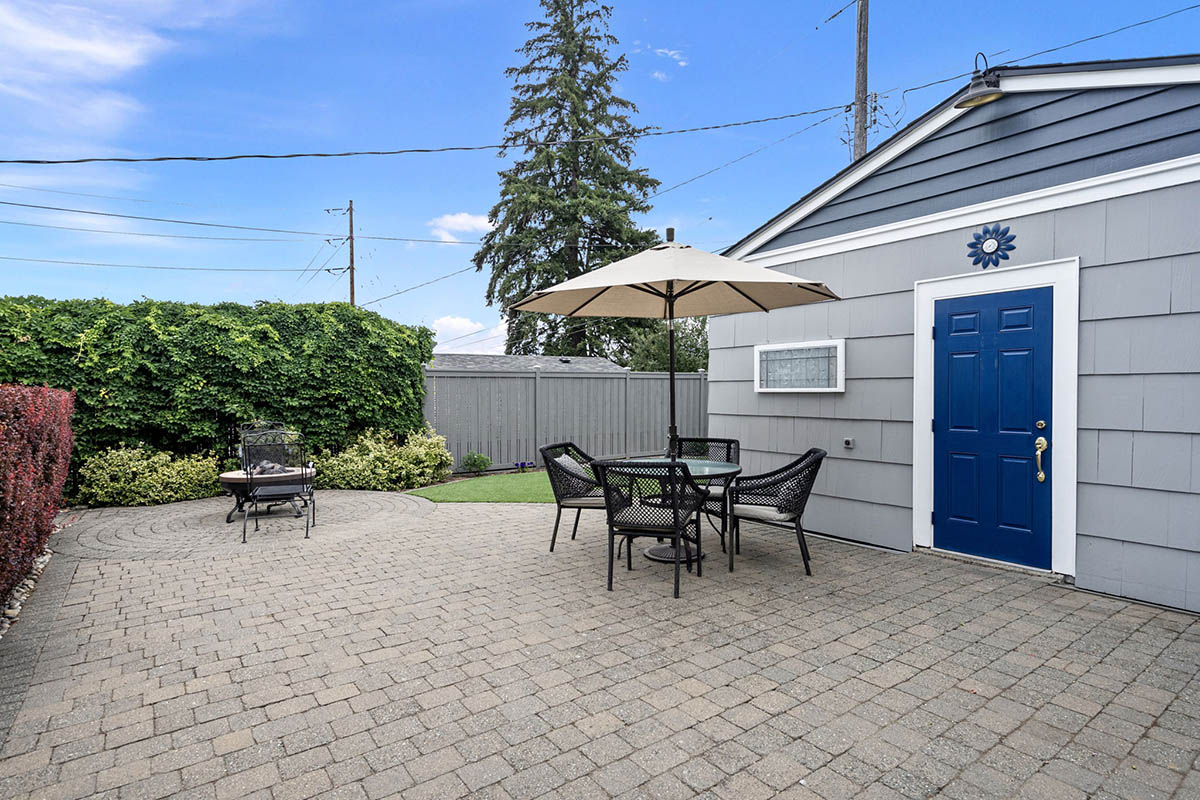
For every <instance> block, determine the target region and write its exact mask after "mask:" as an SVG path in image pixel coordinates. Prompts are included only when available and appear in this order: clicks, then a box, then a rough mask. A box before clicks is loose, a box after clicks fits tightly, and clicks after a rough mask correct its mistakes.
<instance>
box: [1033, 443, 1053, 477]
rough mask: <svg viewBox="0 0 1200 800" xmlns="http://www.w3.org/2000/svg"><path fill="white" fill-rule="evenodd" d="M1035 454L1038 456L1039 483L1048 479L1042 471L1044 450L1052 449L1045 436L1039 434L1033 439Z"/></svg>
mask: <svg viewBox="0 0 1200 800" xmlns="http://www.w3.org/2000/svg"><path fill="white" fill-rule="evenodd" d="M1033 449H1034V455H1035V456H1036V457H1037V469H1038V471H1037V479H1038V483H1042V482H1043V481H1045V480H1046V473H1045V472H1043V471H1042V451H1043V450H1048V449H1050V443H1049V442H1047V441H1046V437H1045V436H1039V437H1037V438H1036V439H1034V440H1033Z"/></svg>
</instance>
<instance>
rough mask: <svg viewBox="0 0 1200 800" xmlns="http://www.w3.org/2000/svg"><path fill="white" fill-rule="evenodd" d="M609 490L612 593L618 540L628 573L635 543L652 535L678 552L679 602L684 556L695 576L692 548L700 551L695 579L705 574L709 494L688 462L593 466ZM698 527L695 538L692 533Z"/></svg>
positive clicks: (606, 504) (606, 492)
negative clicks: (704, 518) (703, 537)
mask: <svg viewBox="0 0 1200 800" xmlns="http://www.w3.org/2000/svg"><path fill="white" fill-rule="evenodd" d="M593 466H594V467H595V469H596V472H597V473H598V474H599V476H600V483H601V485H602V486H603V487H604V508H605V512H606V514H607V515H608V590H609V591H610V592H611V591H612V585H613V559H614V551H615V547H616V538H617V537H618V536H623V537H625V538H624V539H623V540H622V541H623V542H625V543H626V544H627V545H628V547H626V556H627V557H628V560H627V569H630V570H632V569H633V540H634V539H636V538H637V537H640V536H653V537H655V538H656V539H659V540H664V539H665V540H670V542H671V544H672V545H673V546H674V548H675V597H679V567H680V564H681V563H682V560H683V558H682V557H681V553H682V554H684V556H685V557H686V561H687V569H688V572H691V571H692V545H695V546H696V556H697V558H696V574H697V576H702V575H703V574H704V571H703V569H704V568H703V566H702V564H701V561H700V558H699V556H700V554H701V552H702V551H701V549H700V510H701V508H702V506H703V505H704V501H705V499H706V498H707V497H708V490H707V489H705V488H704V487H702V486H699V485H697V484H696V482H695V481H694V480H692V475H691V473H690V472H689V471H688V467H687V464H685V463H683V462H677V463H663V462H645V461H641V462H639V461H601V462H596V463H595V464H594V465H593ZM688 528H695V531H696V532H695V535H694V536H692V535H689V534H688Z"/></svg>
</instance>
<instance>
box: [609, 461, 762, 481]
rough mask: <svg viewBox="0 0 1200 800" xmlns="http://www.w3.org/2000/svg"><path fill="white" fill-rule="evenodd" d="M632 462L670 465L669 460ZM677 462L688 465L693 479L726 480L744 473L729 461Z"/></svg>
mask: <svg viewBox="0 0 1200 800" xmlns="http://www.w3.org/2000/svg"><path fill="white" fill-rule="evenodd" d="M629 460H630V461H636V462H638V463H640V464H670V463H671V459H669V458H631V459H629ZM675 461H682V462H683V463H684V464H687V467H688V471H689V472H691V473H692V477H693V478H725V477H728V476H730V475H737V474H738V473H739V472H741V471H742V468H741V467H740V466H738V465H737V464H731V463H729V462H728V461H707V460H705V459H701V458H677V459H675Z"/></svg>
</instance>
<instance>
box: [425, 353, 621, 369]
mask: <svg viewBox="0 0 1200 800" xmlns="http://www.w3.org/2000/svg"><path fill="white" fill-rule="evenodd" d="M534 368H538V369H541V370H542V371H543V372H624V371H625V368H624V367H622V366H620V365H618V364H614V363H613V362H611V361H609V360H608V359H607V358H598V357H595V356H505V355H484V354H481V353H434V354H433V361H432V362H430V364H429V366H428V367H427V369H430V370H446V371H449V370H470V371H476V372H507V371H516V370H519V371H526V370H531V369H534Z"/></svg>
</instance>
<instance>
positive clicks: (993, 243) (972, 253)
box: [967, 222, 1017, 269]
mask: <svg viewBox="0 0 1200 800" xmlns="http://www.w3.org/2000/svg"><path fill="white" fill-rule="evenodd" d="M972 237H973V241H970V242H967V258H969V259H971V263H972V264H977V265H978V264H982V265H983V268H984V269H987V268H988V267H995V266H998V265H999V264H1000V262H1001V261H1007V260H1008V254H1009V251H1012V250H1016V249H1017V246H1016V245H1015V244H1013V243H1012V241H1013V239H1016V238H1017V235H1016V234H1015V233H1009V232H1008V228H1007V227H1004V228H1001V227H1000V223H998V222H997V223H996V224H995V225H990V226H989V225H984V226H983V231H981V232H980V233H975V234H972Z"/></svg>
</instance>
